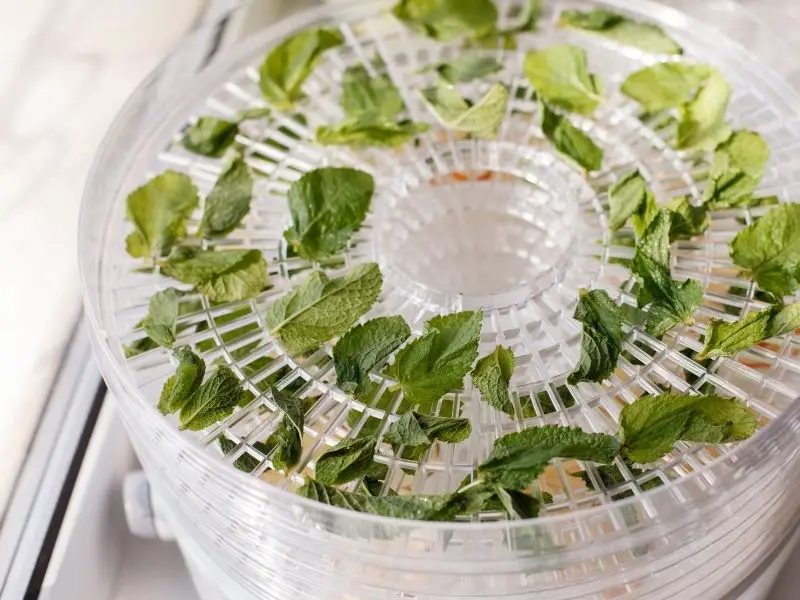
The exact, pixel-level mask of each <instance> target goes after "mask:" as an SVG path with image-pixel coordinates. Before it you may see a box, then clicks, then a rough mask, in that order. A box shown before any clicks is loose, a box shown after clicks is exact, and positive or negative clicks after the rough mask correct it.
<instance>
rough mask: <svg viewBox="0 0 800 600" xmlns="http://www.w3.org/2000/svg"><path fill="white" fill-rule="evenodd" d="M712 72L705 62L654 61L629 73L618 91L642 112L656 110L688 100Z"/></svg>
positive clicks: (672, 106) (675, 106)
mask: <svg viewBox="0 0 800 600" xmlns="http://www.w3.org/2000/svg"><path fill="white" fill-rule="evenodd" d="M713 73H714V69H713V68H711V67H709V66H707V65H690V64H686V63H679V62H668V63H656V64H654V65H652V66H649V67H645V68H644V69H640V70H639V71H636V72H635V73H632V74H631V75H629V76H628V78H627V79H626V80H625V81H624V82H623V83H622V86H621V87H620V91H621V92H622V93H623V94H625V95H626V96H628V97H629V98H631V99H632V100H635V101H636V102H638V103H639V104H641V105H642V108H643V109H644V110H645V111H646V112H648V113H656V112H659V111H662V110H666V109H668V108H677V107H678V106H680V105H682V104H684V103H686V102H688V101H689V100H691V99H692V97H693V96H694V94H695V91H696V90H697V89H698V88H700V86H702V85H703V84H705V82H706V81H708V78H709V77H711V75H712V74H713Z"/></svg>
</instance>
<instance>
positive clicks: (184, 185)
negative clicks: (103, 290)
mask: <svg viewBox="0 0 800 600" xmlns="http://www.w3.org/2000/svg"><path fill="white" fill-rule="evenodd" d="M126 202H127V216H128V220H129V221H130V222H131V223H133V226H134V228H135V231H134V232H133V233H131V234H129V235H128V237H127V238H126V239H125V245H126V246H127V251H128V254H130V255H131V256H133V257H134V258H150V257H159V256H164V255H165V254H167V253H169V251H170V250H171V249H172V246H174V245H175V243H176V242H178V241H179V240H181V239H183V238H185V237H186V220H187V219H188V218H189V217H190V216H191V214H192V212H193V211H194V209H195V208H197V203H198V197H197V188H196V187H195V186H194V184H193V183H192V179H191V178H190V177H189V176H188V175H185V174H184V173H178V172H176V171H171V170H168V171H164V172H163V173H162V174H161V175H158V176H157V177H153V179H151V180H150V181H148V182H147V183H146V184H144V185H143V186H142V187H140V188H137V189H135V190H134V191H133V192H131V193H130V194H129V195H128V198H127V200H126Z"/></svg>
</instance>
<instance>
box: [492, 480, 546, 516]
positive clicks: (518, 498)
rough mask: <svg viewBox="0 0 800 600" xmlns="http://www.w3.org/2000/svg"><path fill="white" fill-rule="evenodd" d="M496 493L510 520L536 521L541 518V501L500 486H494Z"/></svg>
mask: <svg viewBox="0 0 800 600" xmlns="http://www.w3.org/2000/svg"><path fill="white" fill-rule="evenodd" d="M494 493H495V495H496V496H497V499H498V500H499V501H500V504H501V505H502V506H503V510H505V511H506V514H507V515H508V516H509V517H510V518H512V519H535V518H536V517H538V516H539V501H538V500H537V499H536V498H534V497H533V496H529V495H528V494H526V493H525V492H521V491H519V490H508V489H506V488H504V487H502V486H499V485H496V486H494Z"/></svg>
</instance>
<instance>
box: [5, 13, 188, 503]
mask: <svg viewBox="0 0 800 600" xmlns="http://www.w3.org/2000/svg"><path fill="white" fill-rule="evenodd" d="M203 6H204V2H203V0H167V1H164V0H25V1H24V2H22V1H19V0H0V14H2V15H3V18H2V19H0V40H2V42H0V256H3V257H5V260H2V261H0V282H2V283H0V289H2V294H0V331H2V333H3V341H2V343H1V344H0V358H2V360H0V382H2V392H3V396H2V398H3V400H2V410H0V456H2V457H3V459H2V460H0V516H2V513H3V508H4V505H5V502H6V500H7V498H8V494H9V491H10V489H11V488H12V486H13V483H14V480H15V476H16V473H17V471H18V469H19V466H20V464H21V463H22V460H23V459H24V457H25V453H26V451H27V445H28V441H29V440H30V438H31V435H32V433H33V431H34V430H35V427H36V424H37V421H38V417H39V414H40V412H41V410H42V407H43V406H44V404H45V401H46V398H47V393H48V391H49V386H50V383H51V381H52V379H53V376H54V374H55V372H56V370H57V369H58V365H59V362H60V357H61V355H62V353H63V350H64V345H65V343H66V341H67V340H68V338H69V334H70V331H71V329H72V327H73V325H74V323H75V320H76V317H77V315H78V312H79V310H80V302H81V300H80V288H79V283H78V277H77V251H76V231H77V220H78V207H79V204H80V199H81V193H82V190H83V185H84V180H85V176H86V173H87V171H88V169H89V166H90V165H91V161H92V158H93V156H94V152H95V149H96V148H97V146H98V144H99V143H100V141H101V139H102V137H103V135H104V133H105V131H106V129H107V128H108V126H109V125H110V123H111V121H112V119H113V118H114V116H115V114H116V113H117V111H118V110H119V108H120V107H121V105H122V103H123V102H124V101H125V99H126V98H127V96H128V95H129V94H130V93H131V92H132V91H133V89H134V88H135V86H136V85H137V84H138V82H139V81H141V80H142V79H143V78H144V77H145V76H146V75H147V73H148V72H149V71H150V70H151V69H152V68H154V67H155V65H156V64H157V63H158V62H159V60H160V59H161V58H162V57H163V56H164V55H165V54H166V53H167V52H168V51H169V50H170V48H171V47H172V46H173V45H175V44H176V43H177V42H178V41H179V40H180V39H181V37H182V36H183V34H184V33H185V32H186V31H188V30H189V29H190V28H191V27H192V25H193V23H195V22H196V20H197V19H198V18H199V15H200V14H201V11H202V9H203Z"/></svg>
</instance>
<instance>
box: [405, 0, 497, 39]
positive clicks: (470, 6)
mask: <svg viewBox="0 0 800 600" xmlns="http://www.w3.org/2000/svg"><path fill="white" fill-rule="evenodd" d="M392 14H394V16H395V17H397V18H398V19H399V20H401V21H402V22H403V23H404V24H405V25H406V27H409V28H411V29H413V30H415V31H418V32H419V33H422V34H424V35H427V36H428V37H431V38H433V39H435V40H439V41H442V42H447V41H451V40H454V39H456V38H460V37H468V38H480V37H483V36H485V35H488V34H490V33H492V32H493V31H495V30H496V28H497V8H495V5H494V3H493V2H492V0H400V1H399V2H398V3H397V4H396V5H395V6H394V8H393V9H392Z"/></svg>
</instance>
